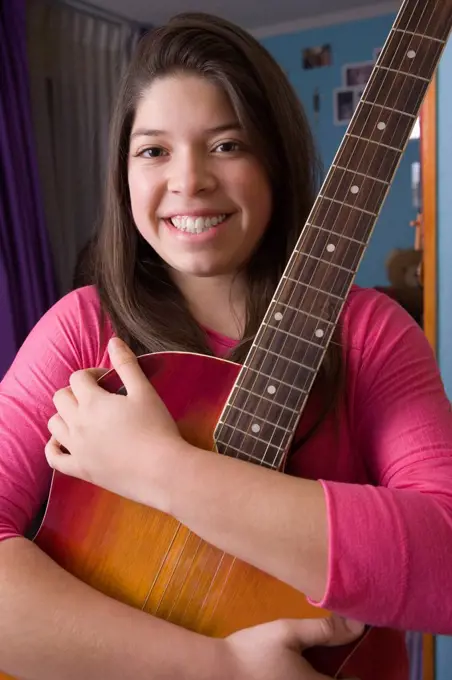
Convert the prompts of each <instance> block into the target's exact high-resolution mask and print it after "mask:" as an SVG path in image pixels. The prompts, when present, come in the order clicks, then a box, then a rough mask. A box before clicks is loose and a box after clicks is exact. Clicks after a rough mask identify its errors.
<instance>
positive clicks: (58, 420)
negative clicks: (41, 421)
mask: <svg viewBox="0 0 452 680" xmlns="http://www.w3.org/2000/svg"><path fill="white" fill-rule="evenodd" d="M47 427H48V430H49V432H50V434H51V435H52V437H54V439H56V441H57V442H58V443H59V444H62V445H63V446H66V445H67V443H68V441H69V429H68V426H67V425H66V423H65V422H64V420H63V418H62V417H61V416H60V415H59V413H55V415H53V416H52V417H51V418H50V419H49V422H48V423H47Z"/></svg>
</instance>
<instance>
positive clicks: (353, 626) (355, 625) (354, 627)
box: [345, 619, 365, 680]
mask: <svg viewBox="0 0 452 680" xmlns="http://www.w3.org/2000/svg"><path fill="white" fill-rule="evenodd" d="M345 625H346V626H347V628H348V629H349V631H350V632H351V633H355V635H357V634H359V633H362V632H363V631H364V628H365V626H364V624H363V623H361V621H355V620H354V619H345ZM352 680H353V679H352Z"/></svg>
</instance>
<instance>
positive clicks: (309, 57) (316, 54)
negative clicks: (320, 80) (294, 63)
mask: <svg viewBox="0 0 452 680" xmlns="http://www.w3.org/2000/svg"><path fill="white" fill-rule="evenodd" d="M302 64H303V68H304V69H313V68H322V67H324V66H331V64H332V60H331V45H319V46H317V47H308V48H306V49H304V50H303V52H302Z"/></svg>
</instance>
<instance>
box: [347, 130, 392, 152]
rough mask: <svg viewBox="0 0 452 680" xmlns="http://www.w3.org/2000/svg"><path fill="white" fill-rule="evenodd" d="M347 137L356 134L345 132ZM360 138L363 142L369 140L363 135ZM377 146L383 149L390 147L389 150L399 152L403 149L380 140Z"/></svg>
mask: <svg viewBox="0 0 452 680" xmlns="http://www.w3.org/2000/svg"><path fill="white" fill-rule="evenodd" d="M346 135H347V137H352V138H353V137H357V136H358V135H352V134H350V132H347V133H346ZM360 139H362V140H363V142H371V141H372V140H371V139H366V138H365V137H360ZM378 146H381V147H383V148H384V149H391V151H397V153H399V154H401V153H402V151H403V149H399V148H397V147H396V146H390V145H389V144H382V143H381V142H378Z"/></svg>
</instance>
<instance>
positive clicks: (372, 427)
mask: <svg viewBox="0 0 452 680" xmlns="http://www.w3.org/2000/svg"><path fill="white" fill-rule="evenodd" d="M349 330H352V331H353V333H354V337H355V338H356V337H358V338H359V337H360V338H361V341H360V342H361V347H362V351H361V360H360V365H359V366H358V367H357V368H356V370H355V371H354V373H355V375H354V379H353V380H354V384H351V385H350V386H349V385H347V387H350V390H349V393H350V395H351V405H350V408H351V409H352V410H353V413H352V414H351V420H352V422H353V441H354V447H356V450H357V451H358V454H359V455H360V456H362V457H363V458H364V460H365V463H366V467H367V469H368V473H369V478H370V480H371V484H369V485H358V484H347V483H340V482H331V481H324V480H322V484H323V487H324V490H325V493H326V499H327V506H328V516H329V528H330V565H329V577H328V585H327V591H326V593H325V597H324V599H323V601H322V602H320V603H318V604H319V605H321V606H323V607H326V608H327V609H329V610H332V611H336V612H338V613H340V614H343V615H345V616H349V617H353V618H356V619H358V620H361V621H364V622H366V623H369V624H373V625H377V626H378V625H381V626H392V627H396V628H401V629H404V630H419V631H424V632H432V633H442V634H451V633H452V413H451V406H450V403H449V400H448V399H447V396H446V394H445V391H444V388H443V384H442V381H441V378H440V375H439V372H438V368H437V365H436V362H435V359H434V356H433V353H432V351H431V348H430V346H429V344H428V342H427V340H426V338H425V336H424V334H423V332H422V330H421V329H420V328H419V327H418V326H417V324H416V323H415V322H414V321H413V320H412V319H411V318H410V317H409V316H408V314H407V313H406V312H405V311H404V310H403V309H402V308H401V307H399V305H397V304H396V303H395V302H393V301H392V300H390V299H389V298H387V297H386V296H384V295H380V294H378V295H377V294H374V296H373V298H372V303H371V304H370V305H369V306H368V309H367V310H366V312H365V314H364V315H361V318H360V320H359V323H357V324H356V326H355V327H354V328H353V326H352V324H351V328H350V329H349Z"/></svg>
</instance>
